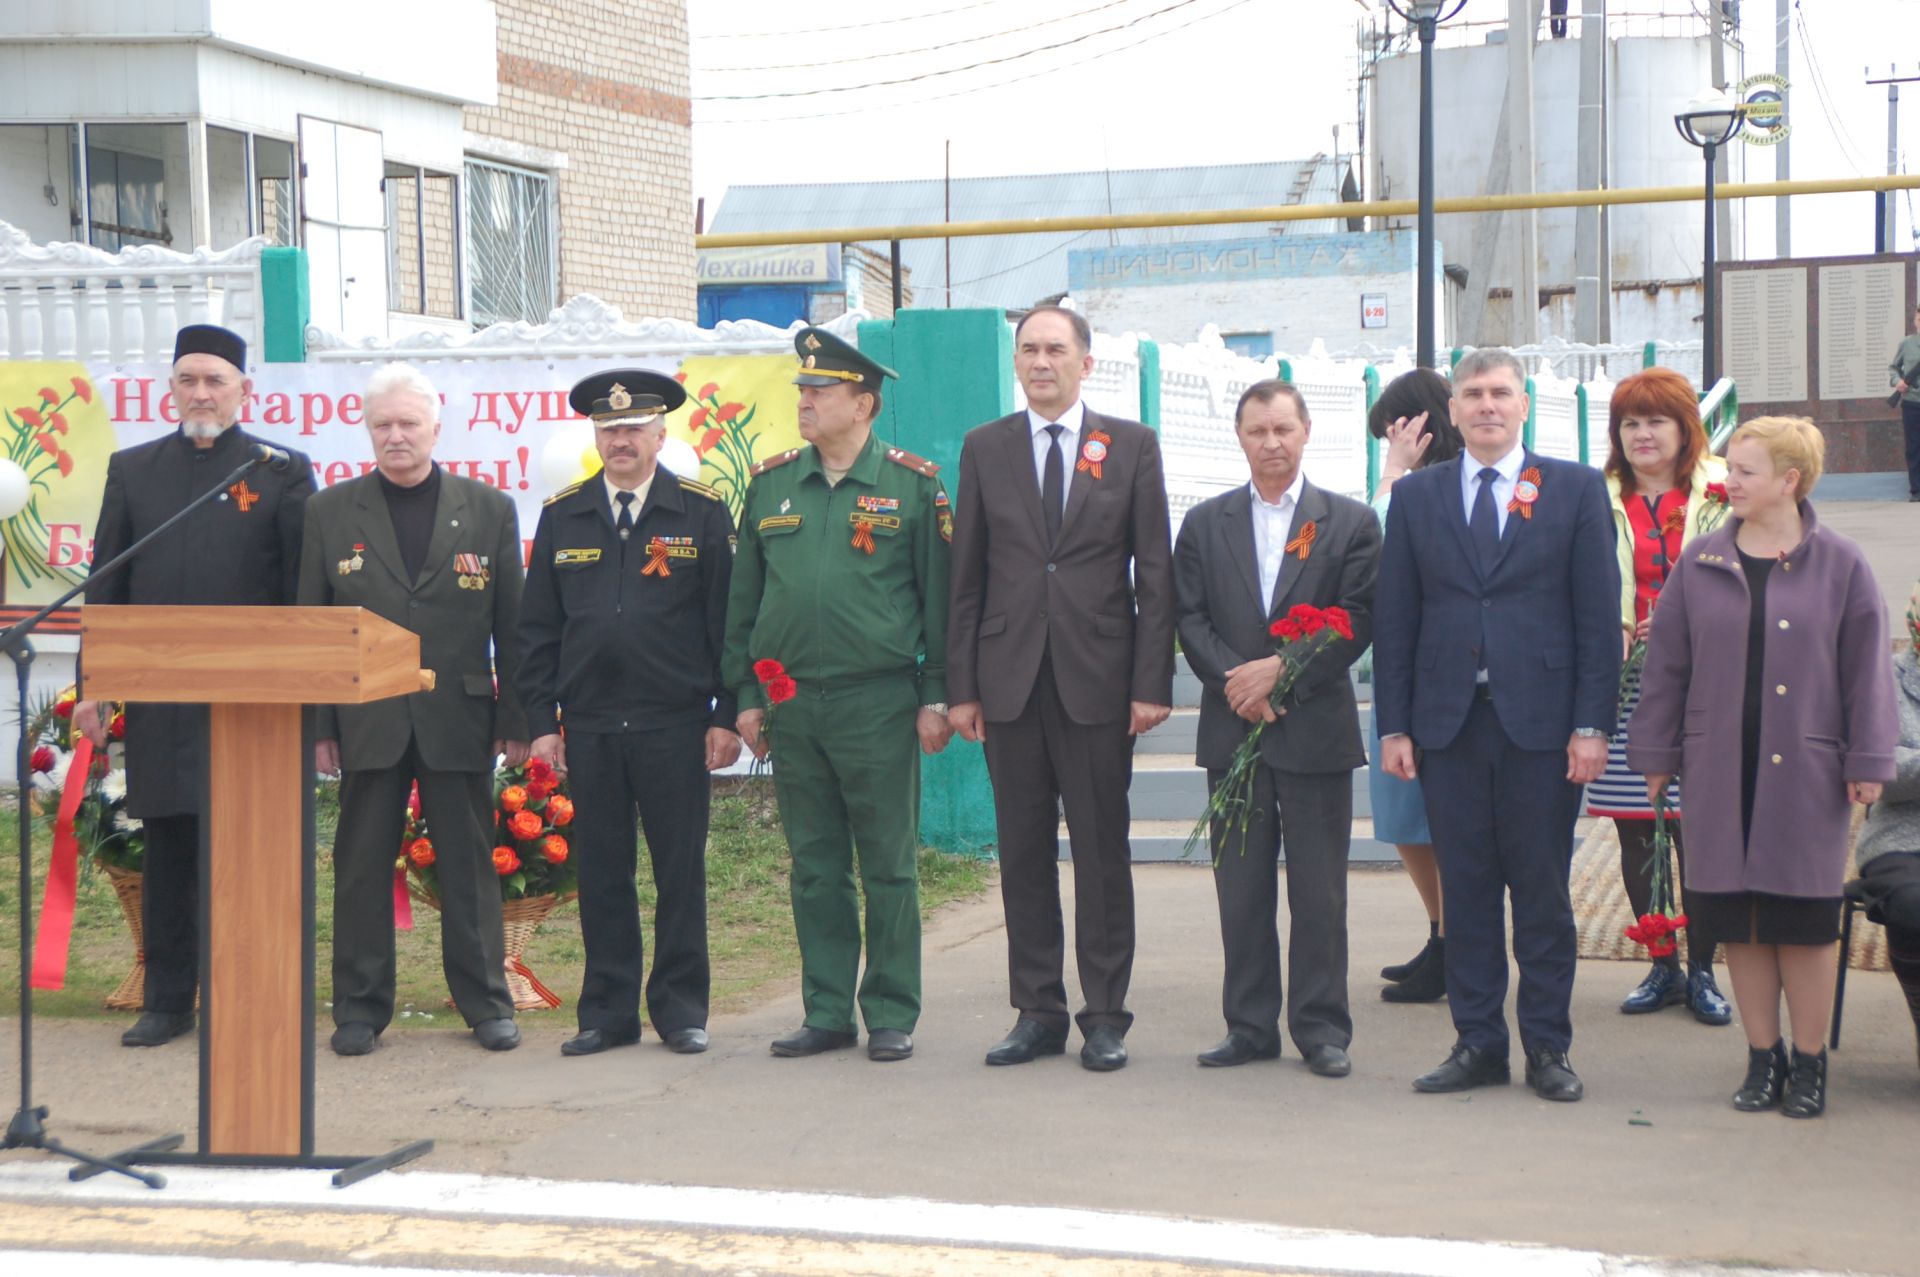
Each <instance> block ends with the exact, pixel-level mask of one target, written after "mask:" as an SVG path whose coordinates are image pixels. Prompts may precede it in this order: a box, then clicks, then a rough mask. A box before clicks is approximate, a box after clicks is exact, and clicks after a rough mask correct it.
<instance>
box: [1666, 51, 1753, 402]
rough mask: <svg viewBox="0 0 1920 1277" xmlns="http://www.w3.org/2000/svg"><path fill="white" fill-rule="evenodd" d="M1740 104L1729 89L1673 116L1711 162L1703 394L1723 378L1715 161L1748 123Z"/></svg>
mask: <svg viewBox="0 0 1920 1277" xmlns="http://www.w3.org/2000/svg"><path fill="white" fill-rule="evenodd" d="M1745 118H1746V117H1745V116H1744V115H1742V114H1741V111H1740V104H1739V103H1737V102H1735V101H1734V100H1733V97H1732V96H1731V95H1730V94H1729V93H1727V91H1726V90H1725V89H1710V90H1708V91H1707V92H1705V93H1702V94H1700V95H1699V96H1697V97H1695V98H1694V99H1693V101H1691V102H1689V103H1687V105H1686V108H1685V109H1684V110H1682V111H1681V112H1680V113H1679V114H1678V115H1675V116H1674V117H1673V126H1674V127H1675V128H1676V129H1678V130H1679V131H1680V136H1681V137H1683V138H1685V139H1686V140H1687V141H1689V142H1691V143H1692V144H1693V145H1695V146H1697V147H1699V148H1700V150H1701V153H1702V154H1703V155H1705V156H1706V161H1707V200H1706V203H1707V217H1706V237H1705V240H1704V244H1705V251H1704V254H1703V258H1704V260H1703V261H1702V263H1701V268H1700V290H1701V293H1702V294H1703V297H1704V300H1703V304H1702V307H1701V311H1700V393H1701V394H1706V393H1707V392H1708V391H1710V390H1712V389H1713V385H1714V383H1715V382H1716V381H1718V380H1719V379H1720V369H1719V360H1717V359H1716V358H1714V353H1715V352H1714V347H1715V343H1716V342H1717V341H1718V339H1719V336H1720V330H1719V328H1718V326H1717V324H1718V318H1717V316H1718V313H1719V305H1718V298H1717V297H1716V296H1715V294H1716V292H1717V289H1716V288H1715V286H1714V278H1713V267H1714V261H1713V258H1714V243H1713V213H1714V196H1713V161H1714V157H1715V156H1716V155H1717V154H1718V153H1719V150H1720V148H1721V147H1722V146H1725V145H1726V144H1727V143H1728V142H1730V141H1732V140H1733V136H1734V134H1736V133H1738V132H1739V131H1740V125H1741V123H1742V122H1743V121H1744V120H1745Z"/></svg>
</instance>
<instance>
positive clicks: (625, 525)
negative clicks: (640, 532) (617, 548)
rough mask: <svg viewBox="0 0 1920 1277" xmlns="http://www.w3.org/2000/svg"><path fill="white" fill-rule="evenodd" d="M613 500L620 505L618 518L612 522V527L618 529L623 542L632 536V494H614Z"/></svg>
mask: <svg viewBox="0 0 1920 1277" xmlns="http://www.w3.org/2000/svg"><path fill="white" fill-rule="evenodd" d="M613 499H614V500H615V501H617V502H619V503H620V517H619V518H618V519H615V520H614V521H613V526H614V527H615V528H617V529H619V531H620V539H621V540H622V541H624V540H626V539H627V538H628V537H629V536H631V535H632V534H633V494H632V493H631V492H616V493H614V494H613Z"/></svg>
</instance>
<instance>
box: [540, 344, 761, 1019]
mask: <svg viewBox="0 0 1920 1277" xmlns="http://www.w3.org/2000/svg"><path fill="white" fill-rule="evenodd" d="M686 397H687V394H686V391H685V390H683V389H682V388H681V386H680V383H679V382H677V381H675V380H674V379H673V378H671V377H667V376H663V375H661V374H660V373H656V372H647V371H644V370H639V369H618V370H615V371H613V372H605V373H600V374H597V375H596V376H592V377H588V378H586V379H585V380H583V381H581V382H580V383H579V384H578V385H576V386H574V388H573V392H572V395H571V396H570V398H569V400H568V402H569V403H571V404H572V406H573V410H574V411H575V412H578V413H580V414H581V415H583V416H586V417H590V418H592V420H593V423H594V446H595V448H596V449H597V450H598V451H599V453H600V460H601V464H602V466H603V469H602V470H601V472H600V473H599V474H596V475H594V476H592V477H591V478H588V479H586V480H584V481H582V482H580V483H576V484H574V485H573V486H571V487H569V488H565V489H563V490H561V491H560V492H559V493H557V494H555V495H554V496H553V497H552V498H551V499H550V500H548V502H547V503H546V507H545V509H543V510H542V511H541V513H540V526H539V529H538V530H537V531H536V532H535V533H534V538H533V554H532V557H531V559H530V560H529V562H528V564H527V588H526V595H525V599H524V602H523V604H522V607H521V610H520V636H521V663H520V696H521V700H522V701H523V703H524V704H525V705H526V708H527V715H528V719H529V722H530V724H531V730H532V732H533V736H534V740H533V753H534V756H535V757H536V758H541V759H544V760H545V761H546V762H548V763H550V764H551V765H552V766H553V767H555V768H556V769H558V770H560V771H563V772H568V773H569V774H570V778H571V781H572V786H573V793H574V797H575V803H576V806H575V815H574V831H575V837H574V854H575V855H576V856H577V857H578V863H579V871H580V931H581V936H582V938H583V939H584V940H585V942H586V950H587V963H586V975H585V979H584V981H583V983H582V986H581V989H580V1010H579V1016H580V1021H579V1022H580V1032H579V1034H578V1035H577V1036H575V1037H573V1038H570V1039H569V1040H568V1041H566V1042H565V1043H563V1044H562V1045H561V1048H560V1050H561V1053H562V1054H565V1055H592V1054H594V1053H596V1052H599V1051H604V1050H606V1049H607V1048H608V1047H612V1046H623V1045H626V1044H628V1043H632V1042H637V1041H639V1040H640V986H641V975H642V972H643V970H644V961H643V955H642V945H641V939H640V910H639V902H638V900H637V898H636V895H635V892H634V881H633V876H634V858H635V847H634V833H635V830H634V817H635V813H636V812H637V813H638V815H639V822H640V827H641V828H642V829H643V830H644V831H645V833H646V837H647V851H648V854H649V856H650V857H651V859H652V862H653V880H654V883H655V885H656V886H657V887H658V889H659V903H658V904H657V906H656V907H655V910H654V927H653V931H654V937H653V948H654V953H653V971H652V973H651V974H650V975H648V976H647V979H646V994H647V1017H648V1019H650V1020H652V1021H653V1027H654V1031H655V1032H657V1033H658V1034H660V1037H661V1040H662V1041H663V1042H664V1043H665V1044H666V1045H667V1047H668V1048H669V1049H671V1050H674V1051H678V1052H680V1053H682V1054H690V1053H693V1052H698V1051H704V1050H706V1049H707V1029H706V1024H707V994H708V985H709V970H708V962H707V897H706V891H707V865H706V849H707V815H708V801H709V794H710V786H709V784H708V777H707V773H708V772H710V771H714V770H716V769H719V768H723V767H727V766H730V765H731V764H732V763H733V762H734V760H736V759H737V758H739V756H740V738H739V737H738V736H736V735H735V734H734V731H733V720H734V700H733V697H732V696H730V695H729V694H728V693H727V691H726V689H725V688H724V687H722V686H721V682H720V649H721V645H722V642H723V641H724V638H725V633H726V629H725V627H726V611H727V587H728V583H729V582H730V580H731V579H732V574H733V520H732V518H731V517H730V516H729V515H728V513H727V507H726V503H725V502H724V501H723V500H722V499H721V497H720V495H719V494H718V493H717V492H715V491H714V490H713V489H712V488H709V487H707V486H706V485H705V484H701V483H696V482H694V481H693V480H692V479H687V478H681V477H679V476H676V475H674V474H673V473H671V472H670V471H668V470H666V469H664V468H662V467H660V466H659V465H658V464H657V463H656V462H657V458H658V456H659V453H660V445H661V444H662V442H664V440H665V436H666V424H665V417H666V414H667V413H669V412H672V411H673V410H674V409H675V408H678V407H679V406H680V405H681V404H682V403H684V402H685V401H686ZM563 725H564V728H565V735H564V737H563V736H562V726H563Z"/></svg>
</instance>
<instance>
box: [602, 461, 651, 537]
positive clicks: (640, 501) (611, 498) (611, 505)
mask: <svg viewBox="0 0 1920 1277" xmlns="http://www.w3.org/2000/svg"><path fill="white" fill-rule="evenodd" d="M659 473H660V468H659V467H658V466H655V467H654V470H653V474H650V475H648V476H647V477H646V478H644V479H642V480H641V481H640V485H639V486H638V487H636V488H634V489H632V492H633V505H632V510H633V521H634V522H635V523H638V522H639V521H640V507H641V506H643V505H645V504H646V503H647V493H648V491H649V490H651V489H652V487H653V480H654V478H655V476H657V475H658V474H659ZM600 480H601V482H602V483H604V484H606V485H607V508H608V509H610V510H612V511H613V522H614V526H615V527H618V526H619V524H620V493H622V492H625V491H627V489H625V488H620V487H616V486H615V485H614V482H613V480H611V479H609V478H607V472H606V471H605V470H602V471H601V472H600Z"/></svg>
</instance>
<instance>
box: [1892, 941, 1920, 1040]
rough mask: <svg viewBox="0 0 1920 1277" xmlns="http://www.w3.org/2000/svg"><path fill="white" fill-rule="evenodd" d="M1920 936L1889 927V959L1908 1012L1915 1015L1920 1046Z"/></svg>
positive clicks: (1916, 1035)
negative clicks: (1919, 941) (1904, 997)
mask: <svg viewBox="0 0 1920 1277" xmlns="http://www.w3.org/2000/svg"><path fill="white" fill-rule="evenodd" d="M1917 940H1920V937H1915V936H1914V935H1913V933H1912V932H1907V931H1903V930H1901V929H1898V928H1894V927H1888V928H1887V960H1888V962H1889V963H1890V964H1891V965H1892V967H1893V978H1894V979H1896V980H1898V981H1899V982H1900V992H1902V993H1904V994H1906V995H1907V1014H1908V1015H1911V1016H1912V1017H1913V1031H1914V1038H1915V1043H1916V1046H1920V943H1916V941H1917Z"/></svg>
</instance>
